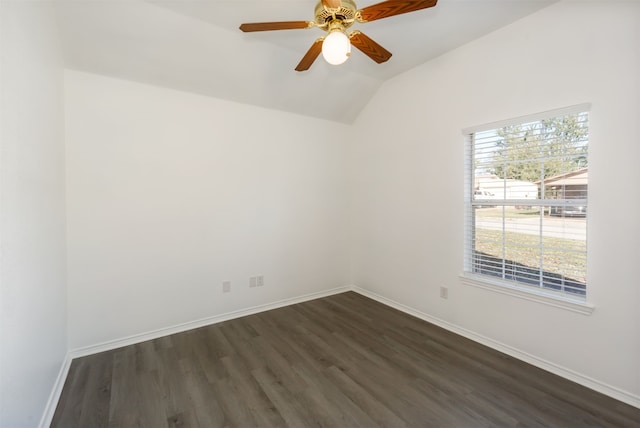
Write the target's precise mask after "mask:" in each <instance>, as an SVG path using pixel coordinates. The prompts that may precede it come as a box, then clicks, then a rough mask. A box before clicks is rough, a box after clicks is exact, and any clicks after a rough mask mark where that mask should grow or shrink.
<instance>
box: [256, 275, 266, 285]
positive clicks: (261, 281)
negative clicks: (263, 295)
mask: <svg viewBox="0 0 640 428" xmlns="http://www.w3.org/2000/svg"><path fill="white" fill-rule="evenodd" d="M256 285H257V286H258V287H262V286H263V285H264V276H263V275H260V276H258V280H257V281H256Z"/></svg>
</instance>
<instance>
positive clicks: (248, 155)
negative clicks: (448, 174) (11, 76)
mask: <svg viewBox="0 0 640 428" xmlns="http://www.w3.org/2000/svg"><path fill="white" fill-rule="evenodd" d="M65 76H66V77H65V85H66V86H65V93H66V98H65V99H66V106H65V114H66V144H67V146H66V149H67V158H66V159H67V215H68V217H67V221H68V277H69V345H70V349H76V348H81V347H84V346H89V345H95V344H98V343H100V342H103V341H110V340H114V339H122V338H125V337H127V336H129V335H133V334H139V333H146V332H150V331H153V330H156V329H161V328H166V327H171V326H174V325H177V324H179V323H184V322H189V321H194V320H197V319H200V318H204V317H210V316H214V315H218V314H223V313H227V312H230V311H234V310H239V309H246V308H249V307H252V306H255V305H260V304H266V303H270V302H275V301H278V300H281V299H287V298H292V297H296V296H302V295H305V294H309V293H314V292H320V291H324V290H329V289H331V288H334V287H339V286H345V285H348V284H349V266H348V237H347V235H346V233H347V227H348V206H347V203H348V188H347V186H345V183H346V182H347V168H346V161H347V155H346V143H345V142H344V141H343V140H342V139H341V138H340V135H341V134H342V133H343V132H345V131H346V129H347V127H346V126H344V125H340V124H336V123H332V122H327V121H322V120H315V119H310V118H306V117H303V116H297V115H293V114H288V113H281V112H275V111H270V110H265V109H260V108H256V107H250V106H246V105H240V104H234V103H230V102H227V101H222V100H217V99H211V98H206V97H200V96H196V95H192V94H187V93H182V92H177V91H172V90H167V89H161V88H157V87H152V86H146V85H141V84H137V83H132V82H126V81H121V80H115V79H110V78H106V77H100V76H96V75H90V74H85V73H80V72H75V71H67V72H66V74H65ZM336 136H337V137H338V138H335V137H336ZM253 275H264V279H265V285H264V287H261V288H249V277H250V276H253ZM224 280H230V281H232V291H231V293H226V294H223V293H222V281H224Z"/></svg>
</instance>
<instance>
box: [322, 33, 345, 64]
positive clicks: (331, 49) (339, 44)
mask: <svg viewBox="0 0 640 428" xmlns="http://www.w3.org/2000/svg"><path fill="white" fill-rule="evenodd" d="M349 55H351V42H350V41H349V37H347V35H346V34H344V33H343V32H342V31H332V32H331V33H329V35H327V37H325V39H324V42H323V43H322V56H323V57H324V59H325V61H327V62H328V63H329V64H331V65H340V64H342V63H344V62H345V61H346V60H347V59H349Z"/></svg>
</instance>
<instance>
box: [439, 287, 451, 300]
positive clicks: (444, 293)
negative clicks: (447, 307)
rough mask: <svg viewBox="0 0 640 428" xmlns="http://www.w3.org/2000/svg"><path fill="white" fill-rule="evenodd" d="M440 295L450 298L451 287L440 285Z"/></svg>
mask: <svg viewBox="0 0 640 428" xmlns="http://www.w3.org/2000/svg"><path fill="white" fill-rule="evenodd" d="M440 297H441V298H443V299H448V298H449V289H448V288H447V287H440Z"/></svg>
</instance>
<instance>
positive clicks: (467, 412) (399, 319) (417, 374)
mask: <svg viewBox="0 0 640 428" xmlns="http://www.w3.org/2000/svg"><path fill="white" fill-rule="evenodd" d="M52 426H53V427H83V428H90V427H102V426H109V427H137V426H140V427H150V428H160V427H197V426H200V427H252V426H260V427H281V426H289V427H311V426H313V427H316V426H317V427H319V426H330V427H376V426H386V427H404V426H411V427H483V426H492V427H510V426H527V427H608V426H612V427H613V426H615V427H639V426H640V409H636V408H634V407H631V406H628V405H626V404H624V403H621V402H618V401H616V400H613V399H611V398H608V397H606V396H604V395H602V394H599V393H597V392H594V391H592V390H589V389H587V388H584V387H582V386H580V385H578V384H575V383H573V382H570V381H567V380H565V379H562V378H560V377H558V376H555V375H552V374H550V373H548V372H545V371H543V370H540V369H537V368H535V367H533V366H531V365H528V364H526V363H523V362H521V361H519V360H516V359H514V358H511V357H509V356H507V355H504V354H502V353H500V352H497V351H494V350H492V349H489V348H487V347H485V346H482V345H479V344H477V343H475V342H472V341H470V340H467V339H464V338H462V337H460V336H457V335H455V334H452V333H450V332H447V331H446V330H443V329H441V328H439V327H436V326H434V325H432V324H429V323H426V322H424V321H421V320H419V319H416V318H413V317H411V316H409V315H406V314H403V313H402V312H399V311H396V310H394V309H392V308H389V307H387V306H384V305H382V304H380V303H377V302H375V301H373V300H370V299H368V298H366V297H363V296H361V295H358V294H356V293H352V292H349V293H344V294H339V295H335V296H331V297H327V298H323V299H318V300H314V301H310V302H306V303H301V304H298V305H293V306H289V307H286V308H282V309H277V310H272V311H268V312H263V313H260V314H257V315H251V316H247V317H244V318H239V319H235V320H232V321H227V322H223V323H219V324H215V325H212V326H209V327H203V328H200V329H196V330H191V331H188V332H185V333H180V334H175V335H172V336H167V337H163V338H160V339H155V340H151V341H148V342H144V343H140V344H137V345H131V346H127V347H125V348H120V349H116V350H113V351H108V352H104V353H100V354H96V355H91V356H88V357H84V358H79V359H76V360H74V361H73V363H72V365H71V370H70V372H69V376H68V378H67V380H66V383H65V385H64V390H63V392H62V397H61V399H60V402H59V404H58V408H57V410H56V413H55V416H54V418H53V423H52Z"/></svg>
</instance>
